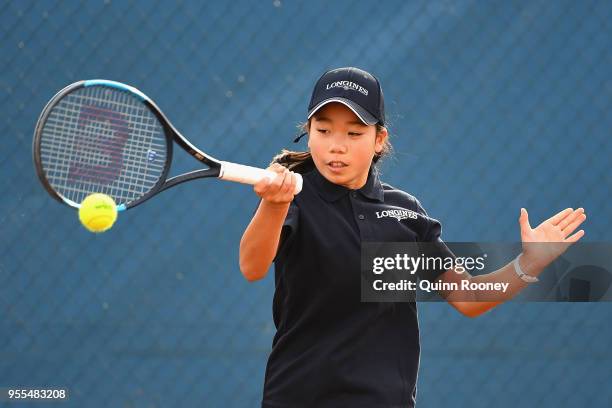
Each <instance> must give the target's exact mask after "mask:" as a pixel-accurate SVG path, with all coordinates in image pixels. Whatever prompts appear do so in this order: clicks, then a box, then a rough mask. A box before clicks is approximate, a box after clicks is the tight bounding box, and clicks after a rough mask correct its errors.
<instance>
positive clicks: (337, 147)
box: [329, 134, 347, 153]
mask: <svg viewBox="0 0 612 408" xmlns="http://www.w3.org/2000/svg"><path fill="white" fill-rule="evenodd" d="M346 151H347V146H346V141H345V140H344V138H343V137H342V135H338V134H336V135H334V136H333V137H332V138H331V144H330V145H329V152H330V153H346Z"/></svg>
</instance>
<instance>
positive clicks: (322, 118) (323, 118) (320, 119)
mask: <svg viewBox="0 0 612 408" xmlns="http://www.w3.org/2000/svg"><path fill="white" fill-rule="evenodd" d="M314 118H315V119H316V121H317V122H329V123H331V122H332V120H331V119H330V118H328V117H326V116H315V117H314ZM346 123H347V124H349V125H359V126H367V125H366V124H364V123H363V122H362V121H360V120H351V121H348V122H346Z"/></svg>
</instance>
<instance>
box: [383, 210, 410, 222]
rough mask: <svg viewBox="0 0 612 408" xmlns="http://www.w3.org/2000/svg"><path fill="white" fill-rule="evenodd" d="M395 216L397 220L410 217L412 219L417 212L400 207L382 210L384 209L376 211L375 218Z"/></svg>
mask: <svg viewBox="0 0 612 408" xmlns="http://www.w3.org/2000/svg"><path fill="white" fill-rule="evenodd" d="M384 217H388V218H395V219H397V220H398V221H400V220H405V219H406V218H410V219H413V220H416V219H417V213H415V212H414V211H411V210H406V209H405V208H400V209H397V210H395V209H394V210H384V211H376V218H384Z"/></svg>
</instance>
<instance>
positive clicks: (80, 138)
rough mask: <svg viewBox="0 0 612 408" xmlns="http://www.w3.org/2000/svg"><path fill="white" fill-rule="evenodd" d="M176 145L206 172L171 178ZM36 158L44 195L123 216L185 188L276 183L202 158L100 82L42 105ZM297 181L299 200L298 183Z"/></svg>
mask: <svg viewBox="0 0 612 408" xmlns="http://www.w3.org/2000/svg"><path fill="white" fill-rule="evenodd" d="M174 143H176V144H178V145H179V146H180V147H182V148H183V149H184V150H185V151H186V152H188V153H189V154H190V155H191V156H193V157H194V158H196V159H197V160H198V161H200V162H201V163H202V164H204V165H206V166H207V168H205V169H201V170H195V171H192V172H189V173H185V174H181V175H177V176H174V177H171V178H168V173H169V171H170V166H171V163H172V148H173V145H174ZM33 155H34V164H35V166H36V172H37V174H38V178H39V179H40V181H41V182H42V184H43V186H44V187H45V189H46V190H47V191H48V192H49V194H51V196H52V197H53V198H55V199H57V200H58V201H60V202H62V203H65V204H67V205H69V206H71V207H74V208H78V207H79V206H80V203H81V201H83V199H84V198H85V197H87V196H88V195H89V194H92V193H104V194H107V195H109V196H111V197H112V198H113V199H114V200H115V203H116V204H117V209H118V210H119V211H123V210H127V209H129V208H132V207H135V206H137V205H138V204H142V203H143V202H144V201H146V200H148V199H149V198H151V197H153V196H154V195H156V194H157V193H160V192H162V191H164V190H167V189H169V188H170V187H174V186H176V185H178V184H181V183H184V182H186V181H189V180H194V179H198V178H204V177H217V178H220V179H223V180H229V181H236V182H240V183H246V184H255V183H257V182H258V181H260V180H261V179H263V178H264V177H269V178H271V179H272V178H274V177H275V176H276V173H274V172H272V171H269V170H263V169H259V168H255V167H250V166H244V165H241V164H236V163H231V162H226V161H221V160H217V159H215V158H214V157H212V156H210V155H208V154H206V153H204V152H203V151H201V150H200V149H198V148H197V147H195V146H194V145H193V144H191V143H190V142H189V141H188V140H187V139H186V138H185V137H184V136H183V135H181V134H180V133H179V131H178V130H176V128H175V127H174V126H173V125H172V124H171V123H170V121H169V120H168V119H167V118H166V116H165V115H164V114H163V113H162V111H161V110H160V109H159V108H158V107H157V105H155V103H154V102H153V101H152V100H151V99H149V98H148V97H147V96H146V95H145V94H143V93H142V92H140V91H139V90H137V89H135V88H133V87H131V86H128V85H125V84H122V83H119V82H114V81H107V80H102V79H96V80H89V81H79V82H75V83H73V84H71V85H68V86H67V87H66V88H64V89H62V90H61V91H60V92H58V93H57V95H55V96H54V97H53V98H52V99H51V100H50V101H49V102H48V103H47V105H46V106H45V108H44V109H43V111H42V113H41V115H40V117H39V119H38V122H37V124H36V130H35V133H34V142H33ZM296 177H297V184H296V188H295V194H298V193H299V192H300V191H301V189H302V177H301V175H299V174H296Z"/></svg>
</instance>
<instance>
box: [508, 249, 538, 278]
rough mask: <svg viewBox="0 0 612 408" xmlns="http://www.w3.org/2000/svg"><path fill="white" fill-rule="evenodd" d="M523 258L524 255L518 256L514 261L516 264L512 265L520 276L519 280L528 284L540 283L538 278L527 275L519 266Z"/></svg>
mask: <svg viewBox="0 0 612 408" xmlns="http://www.w3.org/2000/svg"><path fill="white" fill-rule="evenodd" d="M521 256H523V253H521V254H520V255H519V256H517V257H516V259H515V260H514V262H512V265H513V266H514V271H515V272H516V274H517V275H518V276H519V278H521V279H522V280H523V281H525V282H527V283H534V282H538V281H539V279H538V278H536V277H535V276H531V275H527V274H526V273H525V272H523V270H522V269H521V265H519V259H520V258H521Z"/></svg>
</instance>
